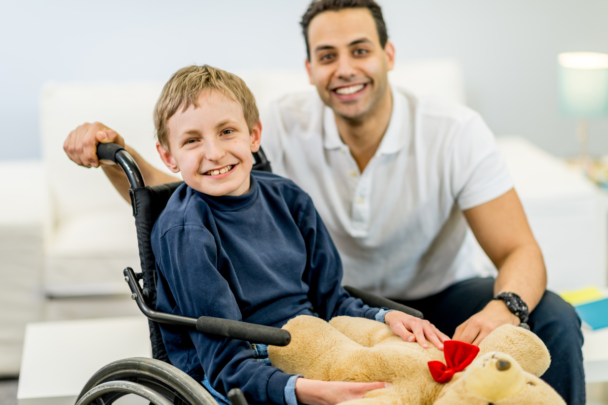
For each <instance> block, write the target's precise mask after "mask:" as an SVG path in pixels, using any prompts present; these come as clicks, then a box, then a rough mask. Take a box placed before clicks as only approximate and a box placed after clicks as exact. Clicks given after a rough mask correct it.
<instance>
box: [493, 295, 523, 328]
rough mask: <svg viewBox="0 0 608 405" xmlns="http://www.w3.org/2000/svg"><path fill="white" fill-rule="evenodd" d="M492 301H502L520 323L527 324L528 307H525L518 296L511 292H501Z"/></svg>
mask: <svg viewBox="0 0 608 405" xmlns="http://www.w3.org/2000/svg"><path fill="white" fill-rule="evenodd" d="M494 299H495V300H502V301H503V302H504V303H505V305H506V306H507V308H509V311H511V313H512V314H513V315H515V316H516V317H518V318H519V320H520V321H521V323H527V322H528V317H529V316H530V311H529V310H528V305H526V303H525V302H524V300H522V299H521V297H520V296H519V295H517V294H515V293H512V292H502V293H500V294H498V295H497V296H496V297H494Z"/></svg>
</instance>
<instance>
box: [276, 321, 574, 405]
mask: <svg viewBox="0 0 608 405" xmlns="http://www.w3.org/2000/svg"><path fill="white" fill-rule="evenodd" d="M283 328H284V329H285V330H287V331H289V332H290V333H291V336H292V339H291V343H290V344H289V345H287V346H285V347H278V346H269V348H268V355H269V358H270V361H271V363H272V365H273V366H275V367H278V368H279V369H281V370H282V371H284V372H286V373H289V374H301V375H303V376H304V377H305V378H310V379H315V380H324V381H356V382H373V381H384V382H388V383H391V385H390V386H388V387H387V388H383V389H379V390H374V391H370V392H368V393H367V394H366V395H365V397H364V398H363V399H357V400H352V401H347V402H344V404H348V405H371V404H378V405H401V404H402V405H430V404H434V405H447V404H451V405H460V404H474V405H503V404H504V405H510V404H518V405H526V404H565V402H564V400H563V399H562V398H561V397H560V396H559V394H558V393H557V392H556V391H555V390H553V388H551V387H550V386H549V385H548V384H547V383H545V382H544V381H543V380H541V379H540V378H539V377H540V376H541V375H542V374H543V373H544V372H545V371H546V370H547V369H548V368H549V364H550V362H551V361H550V356H549V351H548V350H547V348H546V346H545V345H544V344H543V342H542V341H541V340H540V339H539V338H538V337H537V336H536V335H535V334H534V333H532V332H530V331H528V330H526V329H524V328H521V327H516V326H513V325H503V326H500V327H499V328H496V329H495V330H494V331H493V332H492V333H490V334H489V335H488V336H487V337H486V338H485V339H484V340H483V341H482V342H481V344H480V345H479V347H477V346H473V345H469V344H467V343H463V342H458V341H446V342H445V344H444V351H443V352H442V351H440V350H438V349H436V348H434V347H432V346H431V347H430V348H428V349H424V348H422V347H421V346H420V345H419V344H418V343H416V342H404V341H403V340H402V339H401V338H400V337H399V336H396V335H395V334H393V333H392V331H391V329H390V328H389V327H388V326H387V325H385V324H383V323H380V322H376V321H373V320H369V319H365V318H352V317H347V316H340V317H336V318H334V319H332V320H331V321H330V322H329V323H328V322H326V321H324V320H322V319H319V318H316V317H312V316H298V317H296V318H294V319H291V320H290V321H289V322H288V323H287V324H286V325H285V326H284V327H283Z"/></svg>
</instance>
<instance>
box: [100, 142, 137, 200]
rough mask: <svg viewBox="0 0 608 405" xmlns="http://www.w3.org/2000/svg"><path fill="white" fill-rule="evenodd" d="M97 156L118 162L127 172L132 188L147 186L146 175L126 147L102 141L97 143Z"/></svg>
mask: <svg viewBox="0 0 608 405" xmlns="http://www.w3.org/2000/svg"><path fill="white" fill-rule="evenodd" d="M97 157H98V158H99V159H100V160H109V161H111V162H114V163H116V164H118V165H119V166H120V167H121V168H122V170H123V171H124V172H125V175H126V176H127V179H128V180H129V185H130V186H131V189H136V188H141V187H145V186H146V184H145V182H144V176H142V174H141V171H140V170H139V166H137V163H135V159H133V157H132V156H131V155H130V154H129V152H127V151H126V149H125V148H123V147H122V146H120V145H118V144H116V143H111V142H110V143H100V144H98V145H97Z"/></svg>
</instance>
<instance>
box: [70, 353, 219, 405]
mask: <svg viewBox="0 0 608 405" xmlns="http://www.w3.org/2000/svg"><path fill="white" fill-rule="evenodd" d="M111 381H130V382H133V383H136V384H140V385H143V386H145V387H148V388H150V389H151V390H153V391H156V392H158V393H159V394H161V395H162V396H163V397H165V398H167V399H168V400H169V401H170V402H171V403H173V404H175V405H186V404H191V405H218V404H217V402H216V401H215V399H213V397H212V396H211V394H209V392H208V391H207V390H206V389H205V388H204V387H203V386H202V385H201V384H200V383H199V382H197V381H195V380H194V379H193V378H192V377H190V376H189V375H187V374H186V373H184V372H183V371H181V370H179V369H177V368H176V367H174V366H172V365H170V364H167V363H164V362H162V361H159V360H155V359H150V358H145V357H133V358H130V359H124V360H118V361H115V362H113V363H110V364H108V365H107V366H105V367H103V368H101V369H100V370H99V371H97V372H96V373H95V374H94V375H93V377H91V378H90V379H89V381H88V382H87V383H86V384H85V386H84V387H83V389H82V391H80V394H79V395H78V399H77V400H76V402H77V403H78V401H80V399H81V398H82V397H83V396H85V394H87V393H88V392H89V391H90V390H92V389H93V388H95V387H96V386H98V385H100V384H104V383H107V382H111ZM100 392H101V394H100V395H99V396H97V397H96V398H95V400H94V401H93V402H92V403H97V404H104V405H109V404H111V403H113V402H114V401H116V400H117V399H118V398H120V397H122V396H124V395H127V394H129V393H132V394H135V395H138V393H137V392H136V391H131V392H125V391H124V390H120V391H119V390H116V391H112V392H104V391H100ZM89 395H90V394H89Z"/></svg>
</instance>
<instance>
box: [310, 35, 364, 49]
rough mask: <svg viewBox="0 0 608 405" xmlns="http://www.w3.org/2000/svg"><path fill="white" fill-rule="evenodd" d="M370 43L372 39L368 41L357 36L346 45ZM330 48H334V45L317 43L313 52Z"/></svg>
mask: <svg viewBox="0 0 608 405" xmlns="http://www.w3.org/2000/svg"><path fill="white" fill-rule="evenodd" d="M371 43H372V41H370V40H369V39H367V38H359V39H355V40H354V41H352V42H351V43H349V44H348V46H349V47H351V46H353V45H359V44H371ZM332 49H336V47H335V46H332V45H319V46H317V47H316V48H315V52H319V51H326V50H332Z"/></svg>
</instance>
